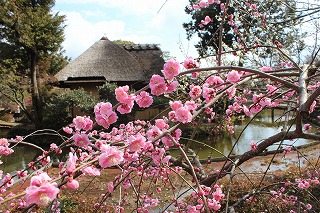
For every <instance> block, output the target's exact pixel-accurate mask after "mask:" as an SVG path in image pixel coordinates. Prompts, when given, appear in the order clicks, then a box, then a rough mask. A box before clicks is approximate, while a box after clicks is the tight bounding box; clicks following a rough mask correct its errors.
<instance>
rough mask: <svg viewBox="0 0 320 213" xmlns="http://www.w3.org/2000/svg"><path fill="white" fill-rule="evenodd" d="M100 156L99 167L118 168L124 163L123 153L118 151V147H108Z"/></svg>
mask: <svg viewBox="0 0 320 213" xmlns="http://www.w3.org/2000/svg"><path fill="white" fill-rule="evenodd" d="M101 151H102V153H101V154H100V155H99V158H98V159H99V165H100V166H101V167H102V168H107V167H111V166H116V165H118V164H120V163H121V162H122V161H123V151H121V150H118V149H117V148H116V147H112V146H111V147H108V148H107V149H106V150H101Z"/></svg>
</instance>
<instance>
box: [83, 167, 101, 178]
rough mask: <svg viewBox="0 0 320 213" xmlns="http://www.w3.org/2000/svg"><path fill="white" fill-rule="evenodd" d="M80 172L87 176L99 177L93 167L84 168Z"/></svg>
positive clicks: (98, 173)
mask: <svg viewBox="0 0 320 213" xmlns="http://www.w3.org/2000/svg"><path fill="white" fill-rule="evenodd" d="M81 171H82V172H83V173H84V174H85V175H89V176H100V170H99V169H97V168H96V167H94V166H87V167H84V168H83V169H81Z"/></svg>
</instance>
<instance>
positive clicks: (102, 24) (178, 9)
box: [56, 0, 196, 60]
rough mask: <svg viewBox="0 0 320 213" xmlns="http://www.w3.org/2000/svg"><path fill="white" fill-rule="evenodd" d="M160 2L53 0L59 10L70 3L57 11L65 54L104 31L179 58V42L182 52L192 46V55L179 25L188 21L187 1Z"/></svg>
mask: <svg viewBox="0 0 320 213" xmlns="http://www.w3.org/2000/svg"><path fill="white" fill-rule="evenodd" d="M164 2H165V0H157V1H145V0H134V1H132V0H130V1H128V0H119V1H108V0H68V1H65V0H57V4H56V5H59V8H61V9H62V10H63V8H64V6H63V5H66V4H72V8H71V9H69V10H68V12H61V13H63V14H65V15H66V16H67V21H66V24H67V25H68V26H67V27H66V29H65V34H66V40H65V42H64V43H63V46H64V48H65V49H66V52H67V55H68V56H71V57H72V58H73V59H74V58H76V57H77V56H79V55H80V54H81V53H82V52H84V51H85V50H86V49H87V48H89V47H90V46H91V45H92V44H94V42H96V41H98V40H99V39H100V38H101V37H102V36H104V35H105V36H107V37H108V38H109V39H110V40H117V39H122V40H127V41H133V42H135V43H156V44H160V45H161V46H160V47H161V49H162V50H164V51H169V52H170V53H171V55H172V56H176V57H177V58H178V59H179V60H183V59H184V55H183V54H182V53H181V50H180V49H179V45H182V46H183V49H184V51H185V52H186V51H188V49H189V48H191V49H192V50H191V52H189V53H187V55H191V56H195V57H196V51H195V49H194V48H193V45H194V42H191V43H189V42H188V41H187V40H186V39H185V38H186V36H185V35H186V34H185V31H184V29H183V27H182V23H183V22H187V21H188V17H187V15H186V14H185V13H184V7H185V6H186V5H187V4H188V1H187V0H168V1H167V3H166V4H165V5H163V7H162V8H161V6H162V4H163V3H164ZM85 3H86V4H89V3H90V5H85ZM65 8H70V7H69V6H68V7H65ZM111 8H112V9H111ZM160 8H161V10H160V11H159V9H160ZM61 9H60V10H61ZM158 11H159V12H158ZM157 12H158V13H157Z"/></svg>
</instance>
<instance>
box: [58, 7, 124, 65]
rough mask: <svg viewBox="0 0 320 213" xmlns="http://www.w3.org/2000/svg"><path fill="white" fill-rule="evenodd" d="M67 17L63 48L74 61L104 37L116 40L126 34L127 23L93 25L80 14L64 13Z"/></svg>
mask: <svg viewBox="0 0 320 213" xmlns="http://www.w3.org/2000/svg"><path fill="white" fill-rule="evenodd" d="M62 13H63V14H65V15H66V16H67V20H66V25H67V27H66V28H65V41H64V42H63V44H62V45H63V47H64V49H65V50H66V52H67V55H68V56H71V57H72V58H73V59H74V58H75V57H77V56H78V55H79V54H80V53H82V52H84V51H85V50H86V49H87V48H88V47H90V46H91V45H92V44H93V43H95V42H96V41H98V40H99V39H100V38H101V37H102V36H104V35H107V36H108V37H110V38H116V37H117V35H118V34H123V33H124V28H125V23H124V22H123V21H119V20H112V21H101V22H97V23H92V22H89V21H87V20H85V19H84V18H83V17H82V16H81V14H80V13H78V12H62Z"/></svg>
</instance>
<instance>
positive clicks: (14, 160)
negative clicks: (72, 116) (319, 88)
mask: <svg viewBox="0 0 320 213" xmlns="http://www.w3.org/2000/svg"><path fill="white" fill-rule="evenodd" d="M282 114H283V111H282V110H275V111H274V119H272V116H271V110H266V111H264V112H262V113H261V114H259V115H258V116H256V117H255V119H254V121H253V122H251V123H250V125H248V127H247V128H246V129H245V131H244V132H243V133H242V134H241V136H240V138H239V141H238V142H237V144H236V145H235V147H234V149H233V150H232V153H233V154H242V153H244V152H246V151H248V150H250V143H251V141H252V140H253V141H254V142H255V143H259V142H261V141H262V140H263V139H266V138H268V137H270V136H271V135H274V134H276V133H278V132H280V131H281V128H283V127H282V125H283V122H281V121H280V122H273V120H277V119H278V118H279V117H280V116H281V115H282ZM249 121H250V118H246V119H245V120H243V121H242V123H241V124H239V125H236V126H235V129H234V130H235V133H234V134H232V135H231V134H226V135H224V136H223V137H222V138H221V139H219V140H217V141H216V142H214V141H213V140H212V139H210V140H208V138H203V139H198V140H201V142H202V143H205V144H207V145H209V146H211V147H213V148H214V149H217V150H218V151H219V152H221V153H222V154H223V155H228V154H229V152H230V151H231V149H232V147H233V146H234V144H235V143H236V141H237V139H238V137H239V135H240V133H241V131H242V130H243V128H244V127H245V126H246V124H247V123H248V122H249ZM279 124H281V126H279ZM292 128H293V129H294V126H293V127H292ZM312 131H313V132H315V131H316V129H315V128H313V129H311V132H312ZM309 142H310V141H309V140H305V139H298V140H295V141H284V142H283V144H284V145H287V144H288V145H292V144H294V145H295V146H299V145H303V144H306V143H309ZM277 147H278V145H274V146H272V147H270V148H269V150H272V149H277ZM192 148H193V149H194V150H195V151H196V152H197V153H198V155H199V156H200V159H206V158H208V156H211V157H222V156H223V155H221V154H219V152H216V151H214V150H212V149H211V148H208V147H205V146H203V145H201V144H199V143H193V144H192ZM199 149H201V150H200V151H199ZM14 150H15V152H14V153H13V154H12V155H10V156H8V157H2V158H1V160H2V161H3V162H4V163H3V164H2V165H0V169H1V170H4V174H5V173H6V172H10V171H15V170H19V169H22V168H25V167H26V165H27V163H28V162H30V161H32V160H34V158H36V157H37V156H39V155H40V154H41V153H40V151H39V150H37V149H35V148H32V147H26V146H17V147H15V149H14ZM176 154H177V152H176V151H174V152H173V155H176Z"/></svg>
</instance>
